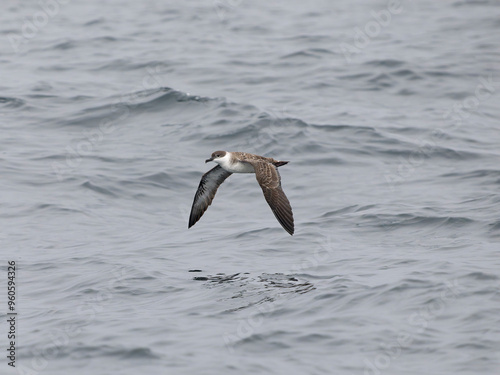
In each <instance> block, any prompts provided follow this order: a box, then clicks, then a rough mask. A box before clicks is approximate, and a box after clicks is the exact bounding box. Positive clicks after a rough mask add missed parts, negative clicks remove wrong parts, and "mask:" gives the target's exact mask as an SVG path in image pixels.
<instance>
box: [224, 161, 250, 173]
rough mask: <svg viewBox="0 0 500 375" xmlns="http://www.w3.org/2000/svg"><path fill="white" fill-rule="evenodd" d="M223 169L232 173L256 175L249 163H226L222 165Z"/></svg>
mask: <svg viewBox="0 0 500 375" xmlns="http://www.w3.org/2000/svg"><path fill="white" fill-rule="evenodd" d="M221 167H222V168H224V169H225V170H226V171H228V172H231V173H255V169H254V168H253V166H252V164H249V163H241V162H238V163H234V164H229V163H224V164H221Z"/></svg>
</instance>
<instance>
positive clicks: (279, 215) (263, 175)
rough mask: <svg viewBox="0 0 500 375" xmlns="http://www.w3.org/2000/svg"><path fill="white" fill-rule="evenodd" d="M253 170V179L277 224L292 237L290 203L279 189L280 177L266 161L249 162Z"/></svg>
mask: <svg viewBox="0 0 500 375" xmlns="http://www.w3.org/2000/svg"><path fill="white" fill-rule="evenodd" d="M250 163H251V164H252V165H253V167H254V169H255V177H256V178H257V181H258V183H259V185H260V187H261V188H262V192H263V193H264V197H265V198H266V201H267V203H268V204H269V207H271V210H272V211H273V213H274V216H276V219H278V221H279V223H280V224H281V226H282V227H283V229H285V230H286V231H287V232H288V233H290V234H291V235H293V231H294V227H293V213H292V207H291V206H290V202H289V201H288V198H287V197H286V195H285V192H284V191H283V189H282V188H281V177H280V174H279V172H278V168H276V167H275V166H274V165H273V164H271V163H268V162H266V161H259V160H255V161H250Z"/></svg>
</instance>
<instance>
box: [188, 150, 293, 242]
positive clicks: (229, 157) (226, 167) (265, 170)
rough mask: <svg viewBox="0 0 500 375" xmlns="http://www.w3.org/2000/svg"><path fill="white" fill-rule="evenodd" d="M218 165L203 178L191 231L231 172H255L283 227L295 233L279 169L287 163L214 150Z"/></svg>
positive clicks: (190, 225)
mask: <svg viewBox="0 0 500 375" xmlns="http://www.w3.org/2000/svg"><path fill="white" fill-rule="evenodd" d="M209 161H214V162H216V163H217V164H219V165H218V166H216V167H215V168H212V169H211V170H210V171H208V172H207V173H205V174H204V175H203V177H202V178H201V181H200V185H199V186H198V191H197V192H196V195H195V197H194V201H193V206H192V208H191V215H190V217H189V226H188V227H189V228H190V227H192V226H193V225H194V224H195V223H196V222H197V221H198V220H199V219H200V218H201V216H202V215H203V214H204V212H205V211H206V210H207V208H208V206H210V204H211V203H212V201H213V199H214V196H215V193H216V192H217V189H218V187H219V186H220V184H222V183H223V182H224V180H225V179H226V178H228V177H229V176H230V175H231V174H232V173H255V177H256V178H257V182H258V183H259V185H260V187H261V188H262V192H263V193H264V197H265V198H266V201H267V203H268V204H269V207H271V210H272V211H273V213H274V216H276V219H278V221H279V223H280V224H281V226H282V227H283V228H284V229H285V230H286V231H287V232H288V233H289V234H291V235H293V233H294V222H293V213H292V207H291V206H290V202H289V201H288V198H287V197H286V195H285V193H284V191H283V189H282V188H281V177H280V174H279V172H278V167H280V166H282V165H285V164H287V163H288V162H287V161H279V160H275V159H273V158H267V157H264V156H259V155H254V154H249V153H246V152H226V151H215V152H214V153H212V156H211V158H210V159H207V160H206V161H205V162H209Z"/></svg>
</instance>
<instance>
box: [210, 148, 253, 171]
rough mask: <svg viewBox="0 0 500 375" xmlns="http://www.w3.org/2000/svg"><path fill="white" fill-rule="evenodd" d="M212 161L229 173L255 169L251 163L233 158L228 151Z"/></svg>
mask: <svg viewBox="0 0 500 375" xmlns="http://www.w3.org/2000/svg"><path fill="white" fill-rule="evenodd" d="M214 162H216V163H217V164H219V165H220V166H221V167H222V168H224V169H225V170H226V171H228V172H231V173H255V170H254V168H253V166H252V165H251V164H248V163H242V162H240V161H238V160H234V157H233V156H232V155H231V153H230V152H226V155H224V156H223V157H222V158H218V159H214Z"/></svg>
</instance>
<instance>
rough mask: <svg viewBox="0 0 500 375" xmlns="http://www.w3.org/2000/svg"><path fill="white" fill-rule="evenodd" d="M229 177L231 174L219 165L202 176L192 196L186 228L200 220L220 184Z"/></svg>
mask: <svg viewBox="0 0 500 375" xmlns="http://www.w3.org/2000/svg"><path fill="white" fill-rule="evenodd" d="M231 175H232V173H231V172H228V171H226V170H225V169H224V168H222V167H221V166H220V165H217V166H215V167H214V168H212V169H210V170H209V171H208V172H207V173H205V174H204V175H203V177H202V178H201V181H200V185H199V186H198V190H197V191H196V194H195V196H194V201H193V207H191V214H190V215H189V226H188V228H191V227H192V226H193V225H194V224H195V223H196V222H197V221H198V220H200V218H201V217H202V215H203V214H204V213H205V211H206V210H207V208H208V206H210V205H211V204H212V201H213V200H214V197H215V193H216V192H217V189H218V188H219V186H220V184H222V183H223V182H224V180H225V179H226V178H228V177H229V176H231Z"/></svg>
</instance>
